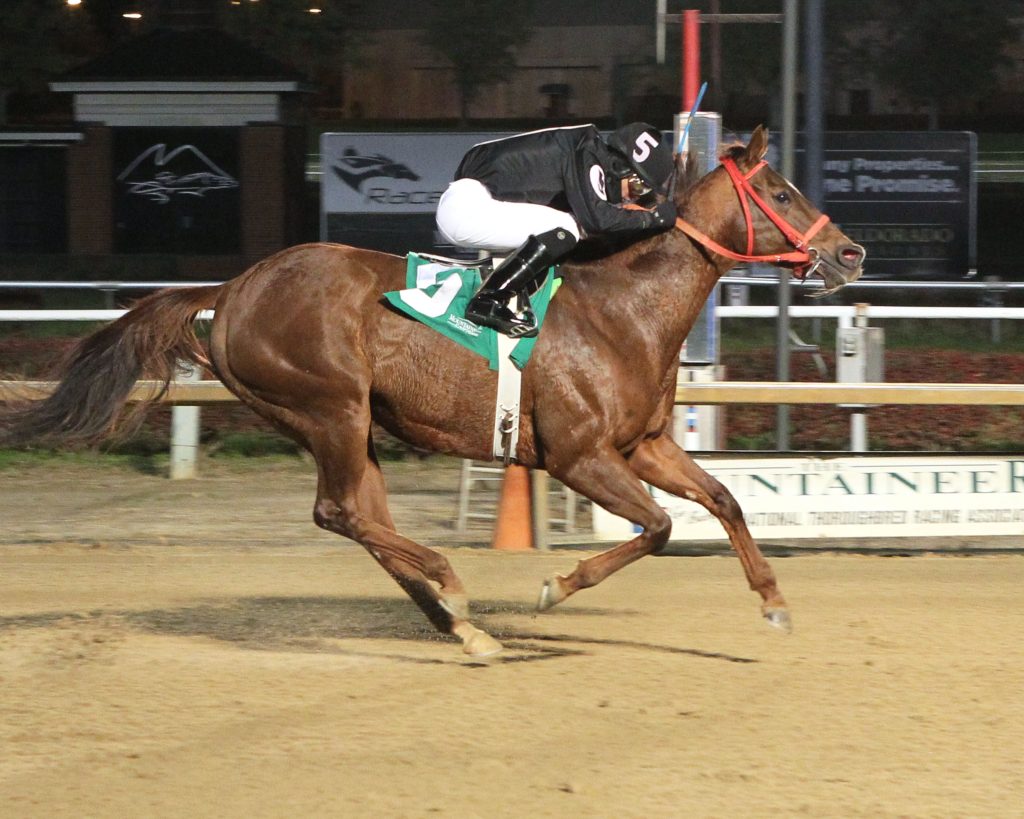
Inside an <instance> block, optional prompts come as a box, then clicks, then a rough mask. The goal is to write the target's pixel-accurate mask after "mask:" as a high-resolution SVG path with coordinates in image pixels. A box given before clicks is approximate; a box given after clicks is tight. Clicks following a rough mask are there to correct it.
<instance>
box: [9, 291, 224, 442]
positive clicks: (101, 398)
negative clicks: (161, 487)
mask: <svg viewBox="0 0 1024 819" xmlns="http://www.w3.org/2000/svg"><path fill="white" fill-rule="evenodd" d="M220 288H221V286H220V285H214V286H208V287H190V288H186V289H174V290H161V291H159V292H157V293H153V294H152V295H150V296H147V297H145V298H143V299H140V300H139V301H138V302H137V303H136V304H135V306H134V307H132V309H131V310H129V311H128V312H127V313H126V314H125V315H123V316H121V318H119V319H118V320H117V321H115V322H113V323H111V324H108V325H107V326H105V327H103V328H101V329H100V330H97V331H96V332H94V333H93V334H92V335H89V336H87V337H85V338H84V339H82V340H81V341H80V342H78V344H77V345H75V347H74V348H73V349H72V350H71V352H70V353H69V354H68V356H67V358H66V359H65V361H64V363H63V364H62V365H60V367H59V368H58V371H57V373H56V376H57V378H58V379H59V383H58V385H57V387H56V389H55V390H54V392H52V393H51V394H50V395H49V396H47V397H46V398H44V399H41V400H38V401H31V402H13V403H10V402H9V403H8V404H7V405H6V407H5V408H3V409H2V410H0V446H23V445H26V444H33V443H34V444H46V445H52V446H56V445H70V446H75V445H84V444H93V443H97V442H99V441H100V440H102V439H103V438H106V437H108V436H110V435H112V434H114V433H119V434H123V433H127V432H130V431H131V430H133V429H135V428H136V427H137V426H138V423H139V422H141V420H142V416H143V413H144V411H145V409H146V408H147V407H148V406H149V404H151V403H152V402H154V401H156V400H158V399H159V398H160V397H161V396H162V395H163V394H164V392H166V390H167V385H168V383H169V382H170V381H171V379H172V378H174V375H175V372H176V370H177V368H178V367H179V366H180V365H179V363H178V362H180V361H185V362H190V363H193V364H203V365H206V364H208V362H207V360H206V355H205V353H204V352H203V349H202V345H201V344H200V342H199V339H198V338H196V334H195V329H194V327H193V321H194V320H195V318H196V316H197V315H198V314H199V312H200V311H202V310H205V309H208V308H211V307H213V306H214V304H215V302H216V300H217V293H218V291H219V290H220ZM143 377H146V378H152V379H154V380H155V381H156V382H157V384H158V385H159V386H158V388H157V389H156V390H154V391H153V393H152V394H151V395H149V396H147V397H145V398H144V399H143V400H141V401H139V403H138V404H137V405H136V406H135V407H133V408H132V410H131V411H129V412H125V411H124V407H125V404H126V403H127V401H128V398H129V395H130V393H131V391H132V387H133V386H134V385H135V382H136V381H137V380H138V379H140V378H143Z"/></svg>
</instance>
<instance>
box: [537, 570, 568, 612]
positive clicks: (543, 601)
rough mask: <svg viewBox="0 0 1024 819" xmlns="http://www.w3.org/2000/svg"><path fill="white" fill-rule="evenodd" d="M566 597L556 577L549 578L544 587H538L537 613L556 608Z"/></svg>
mask: <svg viewBox="0 0 1024 819" xmlns="http://www.w3.org/2000/svg"><path fill="white" fill-rule="evenodd" d="M568 596H569V595H567V594H566V593H565V590H564V589H563V588H562V584H561V582H560V581H559V579H558V578H557V577H549V578H548V579H547V580H545V581H544V585H543V586H541V587H540V597H538V598H537V611H547V610H548V609H550V608H552V607H554V606H557V605H558V604H559V603H561V602H562V601H563V600H565V598H566V597H568Z"/></svg>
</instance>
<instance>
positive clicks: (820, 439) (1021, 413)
mask: <svg viewBox="0 0 1024 819" xmlns="http://www.w3.org/2000/svg"><path fill="white" fill-rule="evenodd" d="M823 357H824V359H825V361H826V363H827V364H828V371H829V373H834V372H835V360H834V356H833V355H831V354H828V353H824V354H823ZM723 363H724V364H725V366H726V373H727V377H728V379H729V380H735V381H772V380H774V378H775V352H774V350H759V351H756V352H746V353H734V354H728V355H725V356H723ZM790 371H791V373H792V379H793V380H794V381H821V380H822V379H821V377H820V376H819V374H818V371H817V370H816V369H815V367H814V364H813V362H812V360H811V359H810V357H809V356H806V355H799V354H798V355H795V356H794V357H793V360H792V364H791V368H790ZM885 379H886V381H891V382H907V383H916V382H923V383H927V382H940V383H947V382H948V383H979V384H981V383H991V384H1020V383H1024V354H1020V353H969V352H963V351H959V350H936V349H929V350H916V349H890V350H886V351H885ZM790 419H791V421H792V425H791V430H790V442H791V445H792V447H793V448H794V449H846V448H848V447H849V441H850V422H849V412H848V410H845V409H841V408H839V407H833V406H827V405H796V404H795V405H793V406H792V407H791V408H790ZM1022 422H1024V408H1019V407H963V406H920V407H918V406H892V407H876V408H874V409H871V410H870V411H869V413H868V437H869V443H870V447H871V448H872V449H910V450H956V451H970V450H980V449H1022V448H1024V423H1022ZM774 429H775V407H774V406H730V407H728V409H727V411H726V421H725V430H726V437H727V440H728V442H729V446H730V447H735V448H746V447H749V446H755V447H764V448H768V447H770V446H771V445H772V441H773V438H774Z"/></svg>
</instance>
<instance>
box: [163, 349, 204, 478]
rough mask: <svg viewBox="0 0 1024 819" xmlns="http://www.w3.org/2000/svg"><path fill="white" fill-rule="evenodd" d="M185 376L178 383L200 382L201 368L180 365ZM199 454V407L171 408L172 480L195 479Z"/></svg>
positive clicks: (176, 406)
mask: <svg viewBox="0 0 1024 819" xmlns="http://www.w3.org/2000/svg"><path fill="white" fill-rule="evenodd" d="M179 366H180V368H181V370H182V371H183V375H181V376H179V377H178V379H177V380H178V381H199V380H200V376H201V373H200V371H199V367H197V366H195V365H193V364H179ZM198 453H199V407H183V406H178V405H175V406H173V407H172V408H171V471H170V477H171V480H181V479H184V478H194V477H195V476H196V456H197V455H198Z"/></svg>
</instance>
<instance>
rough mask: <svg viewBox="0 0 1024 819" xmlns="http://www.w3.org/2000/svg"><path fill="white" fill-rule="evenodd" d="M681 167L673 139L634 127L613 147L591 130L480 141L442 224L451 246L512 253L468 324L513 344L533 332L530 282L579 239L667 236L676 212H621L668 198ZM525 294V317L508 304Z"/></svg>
mask: <svg viewBox="0 0 1024 819" xmlns="http://www.w3.org/2000/svg"><path fill="white" fill-rule="evenodd" d="M674 166H675V163H674V161H673V157H672V146H671V143H670V142H669V141H667V140H665V139H664V138H663V137H662V134H661V132H660V131H659V130H657V129H656V128H655V127H654V126H652V125H647V124H646V123H643V122H634V123H631V124H630V125H626V126H624V127H622V128H619V129H618V130H617V131H615V132H614V133H612V134H610V135H609V137H608V139H607V142H606V141H604V140H602V139H601V135H600V134H599V133H598V130H597V128H596V127H595V126H593V125H577V126H572V127H566V128H547V129H545V130H541V131H532V132H530V133H526V134H518V135H516V136H512V137H506V138H504V139H496V140H493V141H490V142H481V143H480V144H478V145H474V146H473V147H472V148H470V150H469V151H468V152H467V153H466V155H465V157H463V159H462V162H461V164H460V165H459V168H458V170H457V171H456V172H455V181H454V182H452V183H451V184H450V185H449V186H448V189H447V190H446V191H445V192H444V194H442V196H441V199H440V202H439V203H438V207H437V227H438V229H439V230H440V232H441V235H442V236H444V237H445V238H446V239H447V240H448V241H450V242H452V244H455V245H458V246H461V247H476V248H481V249H486V250H490V251H495V252H497V253H499V254H502V253H508V252H509V251H515V252H514V253H512V255H510V256H508V257H507V258H506V259H505V260H504V261H503V262H502V263H501V264H500V265H498V267H496V268H495V269H494V271H493V272H492V273H491V274H490V275H489V276H488V277H487V279H486V280H485V281H484V283H483V284H482V285H481V287H480V289H479V291H477V293H476V294H475V295H474V296H473V298H472V299H471V300H470V302H469V304H468V306H467V307H466V318H468V319H469V320H470V321H473V322H474V323H476V324H480V325H484V326H487V327H493V328H495V329H496V330H498V331H499V332H502V333H505V334H506V335H509V336H512V337H514V338H519V337H528V336H535V335H536V334H537V320H536V317H535V316H534V314H533V311H532V310H531V309H530V307H529V301H528V299H527V294H528V293H529V292H531V291H532V289H534V288H532V287H531V285H536V283H537V282H538V281H540V280H542V278H543V276H544V274H545V273H546V272H547V270H548V268H549V267H550V266H551V265H553V264H555V263H556V262H559V261H561V260H562V259H564V258H565V257H566V256H567V255H568V254H569V252H570V251H572V249H573V248H574V247H575V246H576V243H577V242H579V240H580V239H581V238H585V237H588V236H613V237H614V236H620V237H621V236H630V235H637V236H639V235H641V234H644V233H650V232H654V231H661V230H666V229H668V228H670V227H672V225H673V224H674V223H675V218H676V210H675V205H674V204H673V203H671V202H662V203H660V204H658V205H657V206H656V207H655V208H654V209H653V210H627V209H624V208H623V207H622V205H623V204H626V203H627V202H630V201H634V200H636V199H638V198H640V197H641V196H644V195H647V194H650V193H651V192H652V191H659V192H662V191H663V189H664V188H665V187H666V183H667V181H668V179H669V176H670V175H671V173H672V170H673V168H674ZM512 296H519V299H520V304H521V305H523V309H522V310H521V311H520V313H519V314H516V313H515V312H513V310H512V309H511V308H510V307H509V306H508V302H509V300H510V299H511V298H512Z"/></svg>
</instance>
